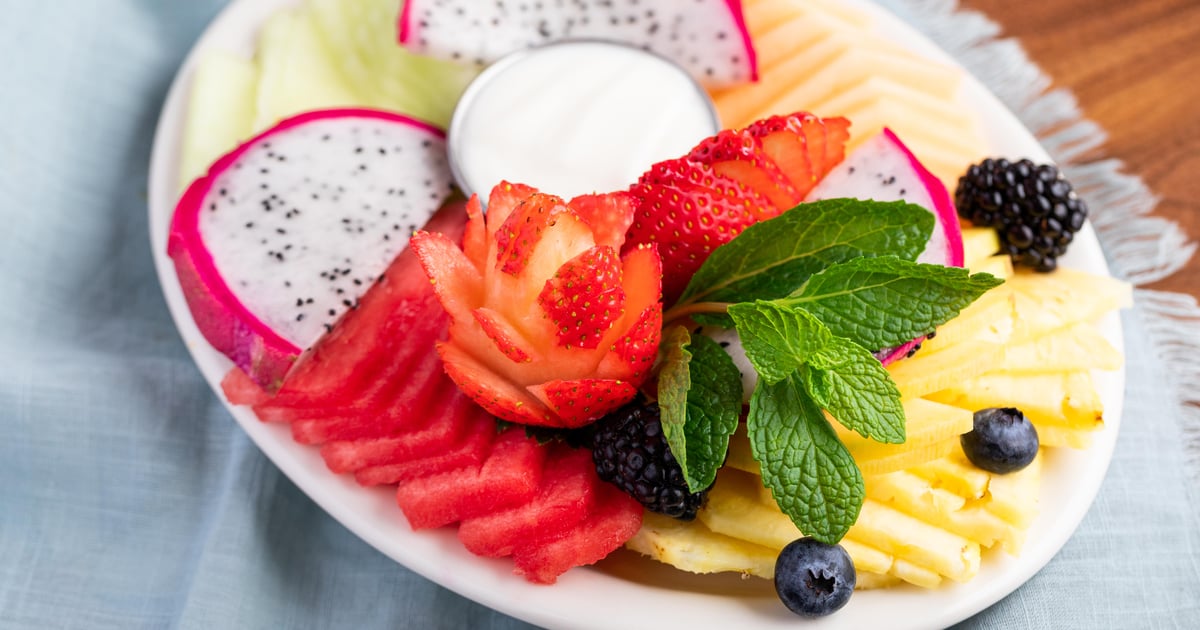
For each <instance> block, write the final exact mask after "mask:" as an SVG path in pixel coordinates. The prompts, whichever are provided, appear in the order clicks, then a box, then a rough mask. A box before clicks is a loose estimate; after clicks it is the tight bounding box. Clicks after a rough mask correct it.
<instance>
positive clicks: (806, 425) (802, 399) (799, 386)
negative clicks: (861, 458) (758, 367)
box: [746, 373, 865, 544]
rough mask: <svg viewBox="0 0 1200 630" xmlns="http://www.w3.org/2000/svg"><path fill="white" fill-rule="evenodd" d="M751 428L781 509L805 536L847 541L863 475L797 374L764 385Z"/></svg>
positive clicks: (753, 446)
mask: <svg viewBox="0 0 1200 630" xmlns="http://www.w3.org/2000/svg"><path fill="white" fill-rule="evenodd" d="M746 428H747V429H748V432H749V435H750V451H751V453H752V454H753V455H754V459H756V460H758V463H759V464H760V466H761V467H762V476H763V482H764V483H765V484H766V485H767V486H768V487H770V488H771V492H772V493H773V494H774V495H775V501H776V503H778V504H779V509H781V510H783V512H784V514H787V515H788V517H790V518H791V519H792V522H793V523H795V524H796V527H799V528H800V531H801V532H804V534H806V535H808V536H812V537H813V538H816V539H817V540H819V541H821V542H824V543H828V544H834V543H836V542H838V541H839V540H841V539H842V537H843V536H845V535H846V532H847V531H849V529H850V526H851V525H853V524H854V521H855V520H856V519H857V518H858V513H859V510H861V509H862V503H863V497H864V496H865V491H864V489H863V479H862V474H861V473H860V472H859V470H858V466H856V465H855V464H854V458H853V457H851V456H850V452H849V451H847V450H846V447H845V446H843V445H842V443H841V441H840V440H838V437H837V434H836V433H834V431H833V427H831V426H830V425H829V421H828V420H826V419H825V414H824V413H822V412H821V408H820V407H819V406H818V405H817V403H816V401H814V400H813V399H812V398H811V397H810V396H809V394H808V390H807V389H806V388H805V386H804V384H803V383H802V382H801V381H800V377H799V375H798V374H797V373H793V374H792V375H791V376H789V377H788V378H786V379H784V380H782V381H779V382H778V383H775V384H773V385H771V384H767V383H762V382H760V383H759V384H758V388H757V389H755V390H754V394H753V395H752V396H751V397H750V415H749V417H748V418H747V419H746Z"/></svg>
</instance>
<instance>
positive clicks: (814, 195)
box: [805, 128, 963, 365]
mask: <svg viewBox="0 0 1200 630" xmlns="http://www.w3.org/2000/svg"><path fill="white" fill-rule="evenodd" d="M836 197H854V198H857V199H874V200H875V201H897V200H900V199H903V200H905V201H907V202H909V203H913V204H916V205H918V206H921V207H923V208H925V209H926V210H929V211H930V212H932V213H933V216H934V218H935V219H936V223H935V225H934V228H933V234H932V235H931V236H930V238H929V243H928V244H927V245H926V246H925V251H923V252H921V255H920V256H918V257H917V261H918V262H923V263H933V264H940V265H946V266H948V267H961V266H962V265H963V243H962V228H961V226H960V225H959V223H958V213H957V212H956V211H955V209H954V202H953V201H952V200H951V199H950V194H949V192H948V191H947V190H946V186H945V185H944V184H942V182H941V180H939V179H938V178H937V177H935V176H934V175H933V174H932V173H930V172H929V171H928V170H927V169H926V168H925V167H924V166H922V165H921V162H920V161H919V160H917V158H916V156H915V155H913V154H912V151H909V150H908V147H906V146H904V143H903V142H901V141H900V138H898V137H896V134H895V133H892V130H890V129H887V128H884V130H883V132H882V133H880V134H879V135H877V136H875V137H873V138H871V139H869V140H867V141H866V142H864V143H863V144H862V145H860V146H859V147H858V148H857V149H855V150H854V152H852V153H851V154H850V155H848V156H846V159H845V160H843V161H842V162H841V163H840V164H838V165H837V166H835V167H834V168H833V170H832V171H830V172H829V173H828V174H827V175H825V178H824V179H822V180H821V182H820V183H818V184H817V186H816V188H814V189H813V190H812V191H811V192H810V193H809V194H808V197H806V198H805V201H817V200H820V199H832V198H836ZM922 340H924V337H922V338H920V339H914V340H912V341H910V342H908V343H906V344H904V345H902V346H899V347H896V348H892V349H890V350H888V351H887V352H886V353H885V354H883V355H882V356H881V358H880V360H881V361H882V362H883V364H884V365H887V364H889V363H891V362H893V361H896V360H898V359H901V358H903V357H904V356H906V355H907V354H908V353H909V352H910V351H911V350H912V349H913V348H915V347H917V345H919V344H920V343H921V341H922Z"/></svg>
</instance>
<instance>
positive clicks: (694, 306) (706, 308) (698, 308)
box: [663, 302, 730, 329]
mask: <svg viewBox="0 0 1200 630" xmlns="http://www.w3.org/2000/svg"><path fill="white" fill-rule="evenodd" d="M729 306H730V303H729V302H693V303H691V304H679V305H676V306H672V307H671V308H669V309H667V310H666V312H664V313H663V328H664V329H665V328H666V327H667V326H668V325H670V324H671V323H672V322H674V321H676V320H679V319H683V318H684V317H691V316H692V315H698V314H701V313H709V314H717V315H724V314H725V313H726V312H727V311H728V310H729Z"/></svg>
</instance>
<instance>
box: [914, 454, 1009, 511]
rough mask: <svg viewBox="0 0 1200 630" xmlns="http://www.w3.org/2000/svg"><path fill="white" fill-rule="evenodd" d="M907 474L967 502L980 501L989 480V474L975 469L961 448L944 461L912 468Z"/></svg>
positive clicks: (940, 460)
mask: <svg viewBox="0 0 1200 630" xmlns="http://www.w3.org/2000/svg"><path fill="white" fill-rule="evenodd" d="M909 472H911V473H913V474H914V475H917V476H919V477H922V478H924V479H927V480H928V481H930V482H931V485H932V487H934V488H945V489H946V490H949V491H950V492H953V493H954V494H957V495H958V496H960V497H963V498H964V499H967V500H971V499H982V498H983V497H984V495H986V494H987V490H988V482H989V481H990V480H991V474H990V473H988V472H987V471H985V470H980V469H978V468H976V467H975V465H974V464H972V463H971V461H970V460H968V459H967V456H966V455H964V454H963V452H962V449H961V448H959V449H955V450H954V451H953V452H951V453H950V454H949V455H947V456H946V457H945V458H944V459H939V460H937V461H933V462H929V463H928V464H922V465H920V466H914V467H913V468H912V469H911V470H910V471H909Z"/></svg>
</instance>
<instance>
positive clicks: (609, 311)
mask: <svg viewBox="0 0 1200 630" xmlns="http://www.w3.org/2000/svg"><path fill="white" fill-rule="evenodd" d="M580 287H587V290H586V291H583V290H580ZM538 304H540V305H541V307H542V310H544V311H546V314H547V315H549V316H550V319H551V320H553V321H554V324H555V327H556V328H557V330H556V331H555V333H556V335H557V337H558V343H559V345H561V346H565V347H567V348H570V347H571V346H578V347H580V348H595V347H596V345H597V344H599V343H600V336H601V334H603V332H604V331H606V330H608V329H609V328H610V327H611V326H612V323H613V322H614V321H616V319H617V318H618V317H620V316H621V311H622V309H623V308H624V306H625V290H624V289H622V288H621V264H620V260H618V259H617V252H616V251H614V250H613V248H611V247H609V246H607V245H597V246H595V247H593V248H591V249H589V250H587V251H585V252H583V253H582V254H580V255H578V256H576V257H575V258H572V259H571V260H568V261H567V262H566V263H564V264H563V266H562V267H559V269H558V272H557V273H555V274H554V277H553V278H550V279H549V280H547V281H546V285H545V286H544V287H543V288H542V292H541V294H539V295H538Z"/></svg>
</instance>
